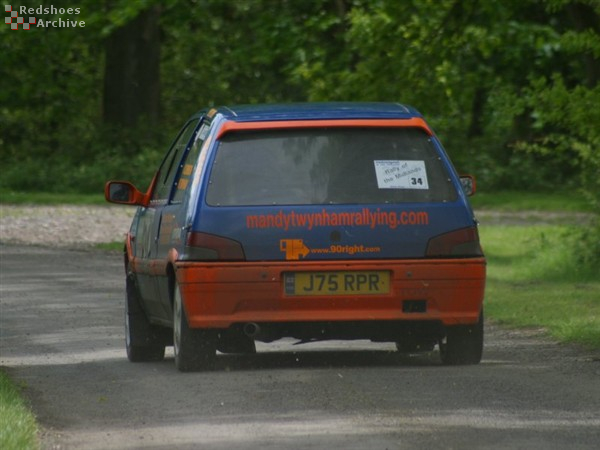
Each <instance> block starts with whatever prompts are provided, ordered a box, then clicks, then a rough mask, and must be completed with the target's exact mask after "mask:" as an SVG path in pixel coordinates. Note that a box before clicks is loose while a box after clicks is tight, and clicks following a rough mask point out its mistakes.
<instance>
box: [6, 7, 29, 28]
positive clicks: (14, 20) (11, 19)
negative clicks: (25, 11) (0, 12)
mask: <svg viewBox="0 0 600 450" xmlns="http://www.w3.org/2000/svg"><path fill="white" fill-rule="evenodd" d="M4 12H5V14H9V15H8V16H7V17H5V19H4V22H5V23H6V24H7V25H10V29H11V30H18V29H19V25H21V27H22V28H21V29H23V30H29V27H30V26H31V24H33V23H35V20H36V19H35V17H30V18H29V21H28V22H25V19H24V18H23V17H19V13H18V12H17V11H13V10H12V6H10V5H4Z"/></svg>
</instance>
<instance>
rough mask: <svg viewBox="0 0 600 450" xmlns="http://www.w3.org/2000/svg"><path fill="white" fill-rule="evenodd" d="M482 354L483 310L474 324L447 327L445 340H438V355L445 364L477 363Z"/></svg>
mask: <svg viewBox="0 0 600 450" xmlns="http://www.w3.org/2000/svg"><path fill="white" fill-rule="evenodd" d="M482 354H483V310H482V311H481V314H480V315H479V321H478V322H477V323H476V324H474V325H458V326H452V327H448V330H447V333H446V341H445V342H440V357H441V359H442V363H444V364H446V365H452V366H455V365H471V364H479V362H481V356H482Z"/></svg>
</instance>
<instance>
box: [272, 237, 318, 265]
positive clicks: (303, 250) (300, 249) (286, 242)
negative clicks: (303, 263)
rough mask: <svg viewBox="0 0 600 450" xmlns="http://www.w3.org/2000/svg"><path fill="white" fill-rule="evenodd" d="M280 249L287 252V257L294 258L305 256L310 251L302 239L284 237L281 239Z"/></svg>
mask: <svg viewBox="0 0 600 450" xmlns="http://www.w3.org/2000/svg"><path fill="white" fill-rule="evenodd" d="M279 250H281V251H282V252H285V259H293V260H295V259H300V257H302V258H304V257H306V255H308V254H309V253H310V249H309V248H308V247H307V246H306V245H304V242H302V239H282V240H280V241H279Z"/></svg>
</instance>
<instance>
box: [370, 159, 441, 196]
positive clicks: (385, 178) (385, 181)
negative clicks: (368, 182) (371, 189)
mask: <svg viewBox="0 0 600 450" xmlns="http://www.w3.org/2000/svg"><path fill="white" fill-rule="evenodd" d="M373 162H374V163H375V175H376V176H377V186H378V187H379V189H429V183H428V181H427V171H426V170H425V161H400V160H376V161H373Z"/></svg>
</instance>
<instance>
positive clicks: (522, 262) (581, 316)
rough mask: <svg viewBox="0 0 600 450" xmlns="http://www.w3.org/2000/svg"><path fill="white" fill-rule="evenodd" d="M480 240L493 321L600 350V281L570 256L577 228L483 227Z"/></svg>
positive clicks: (488, 309)
mask: <svg viewBox="0 0 600 450" xmlns="http://www.w3.org/2000/svg"><path fill="white" fill-rule="evenodd" d="M480 234H481V241H482V245H483V246H484V251H485V253H486V256H487V259H488V276H487V287H486V315H487V316H488V317H490V318H492V319H494V320H496V321H497V322H499V323H501V324H504V325H508V326H512V327H542V328H544V329H545V330H546V331H547V333H548V334H549V335H550V336H552V337H553V338H555V339H557V340H558V341H560V342H571V343H577V344H582V345H585V346H586V347H588V348H594V349H600V281H599V280H598V279H597V274H594V273H593V272H592V271H591V270H588V271H586V270H583V269H582V268H581V267H580V265H579V263H578V261H577V258H576V256H575V255H572V252H570V251H569V250H570V249H569V245H570V244H571V242H572V238H571V237H572V236H573V234H574V233H573V227H568V226H558V225H544V226H505V225H502V226H499V225H498V226H482V227H481V230H480Z"/></svg>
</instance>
